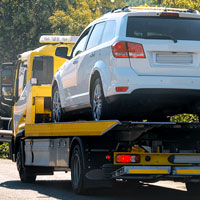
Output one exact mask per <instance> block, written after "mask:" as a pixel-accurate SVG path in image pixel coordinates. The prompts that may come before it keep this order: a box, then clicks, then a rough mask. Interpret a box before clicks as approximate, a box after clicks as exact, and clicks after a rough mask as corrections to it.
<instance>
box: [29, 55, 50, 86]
mask: <svg viewBox="0 0 200 200" xmlns="http://www.w3.org/2000/svg"><path fill="white" fill-rule="evenodd" d="M32 73H33V74H32V77H33V78H36V79H37V85H45V84H51V81H52V79H53V57H52V56H35V57H34V59H33V72H32Z"/></svg>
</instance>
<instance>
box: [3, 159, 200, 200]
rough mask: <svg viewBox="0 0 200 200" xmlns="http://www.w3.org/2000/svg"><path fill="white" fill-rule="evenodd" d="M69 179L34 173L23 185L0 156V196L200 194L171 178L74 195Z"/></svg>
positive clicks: (98, 199)
mask: <svg viewBox="0 0 200 200" xmlns="http://www.w3.org/2000/svg"><path fill="white" fill-rule="evenodd" d="M70 178H71V177H70V173H64V172H57V173H55V175H54V176H38V177H37V181H36V182H35V183H34V184H24V183H21V182H20V180H19V176H18V172H17V169H16V165H15V163H13V162H12V161H10V160H6V159H0V199H1V200H8V199H9V200H12V199H13V200H29V199H36V200H49V199H50V200H52V199H66V200H200V196H198V195H191V194H188V193H187V191H186V189H185V184H183V183H175V182H171V181H160V182H157V183H154V184H149V183H141V184H140V185H139V186H138V187H137V188H134V187H133V185H131V184H124V183H123V184H122V183H118V184H117V186H115V187H114V188H113V189H98V190H92V191H89V193H88V194H87V195H84V196H77V195H75V194H74V193H73V191H72V187H71V181H70Z"/></svg>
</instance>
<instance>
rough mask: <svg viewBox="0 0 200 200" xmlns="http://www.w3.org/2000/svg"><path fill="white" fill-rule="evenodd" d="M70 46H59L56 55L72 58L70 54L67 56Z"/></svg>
mask: <svg viewBox="0 0 200 200" xmlns="http://www.w3.org/2000/svg"><path fill="white" fill-rule="evenodd" d="M67 54H68V48H67V47H57V48H56V52H55V55H56V56H58V57H61V58H66V59H71V57H70V56H67Z"/></svg>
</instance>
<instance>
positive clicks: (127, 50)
mask: <svg viewBox="0 0 200 200" xmlns="http://www.w3.org/2000/svg"><path fill="white" fill-rule="evenodd" d="M112 52H113V56H114V57H116V58H145V53H144V49H143V46H142V44H138V43H134V42H117V43H115V44H114V45H113V46H112Z"/></svg>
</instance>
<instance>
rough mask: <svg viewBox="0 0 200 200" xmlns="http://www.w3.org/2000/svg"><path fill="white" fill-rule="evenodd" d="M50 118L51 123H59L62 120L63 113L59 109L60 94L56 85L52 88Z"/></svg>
mask: <svg viewBox="0 0 200 200" xmlns="http://www.w3.org/2000/svg"><path fill="white" fill-rule="evenodd" d="M51 118H52V122H61V121H62V120H63V111H62V108H61V101H60V94H59V91H58V86H57V85H56V86H55V87H54V89H53V93H52V100H51Z"/></svg>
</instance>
